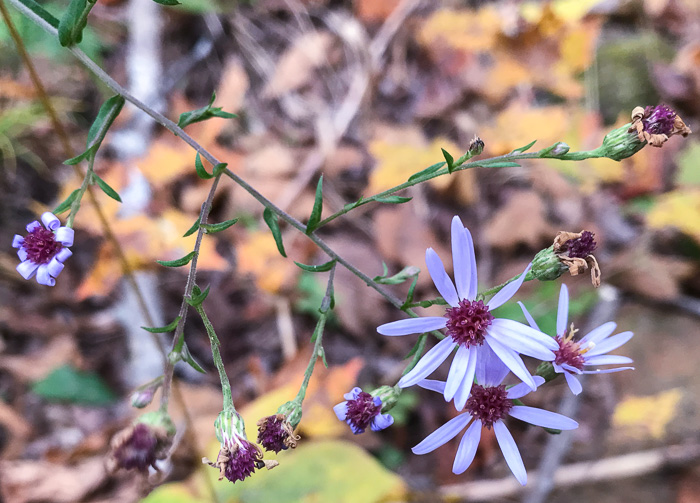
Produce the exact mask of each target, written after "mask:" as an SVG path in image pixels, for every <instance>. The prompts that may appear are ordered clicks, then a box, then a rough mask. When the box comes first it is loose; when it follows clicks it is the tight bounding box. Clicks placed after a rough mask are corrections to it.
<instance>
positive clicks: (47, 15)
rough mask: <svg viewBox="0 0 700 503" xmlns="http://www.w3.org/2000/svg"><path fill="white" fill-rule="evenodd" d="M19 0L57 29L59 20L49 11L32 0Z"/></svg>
mask: <svg viewBox="0 0 700 503" xmlns="http://www.w3.org/2000/svg"><path fill="white" fill-rule="evenodd" d="M21 2H22V3H23V4H24V6H25V7H27V8H28V9H29V10H31V11H32V12H33V13H34V14H36V15H37V16H39V17H40V18H41V19H43V20H44V21H46V22H47V23H49V24H50V25H51V26H53V27H54V28H56V29H58V25H59V24H60V21H59V20H58V19H57V18H55V17H54V16H53V15H52V14H51V13H50V12H49V11H47V10H46V9H44V8H43V7H42V6H41V5H39V4H38V3H36V2H35V1H34V0H21Z"/></svg>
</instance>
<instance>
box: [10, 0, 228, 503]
mask: <svg viewBox="0 0 700 503" xmlns="http://www.w3.org/2000/svg"><path fill="white" fill-rule="evenodd" d="M0 13H1V14H2V17H3V19H4V21H5V24H6V25H7V27H8V30H9V32H10V36H11V37H12V40H13V41H14V43H15V46H16V47H17V51H18V52H19V54H20V58H21V59H22V62H23V64H24V65H25V66H26V68H27V71H28V72H29V75H30V78H31V80H32V83H33V85H34V87H35V88H36V91H37V94H38V95H39V99H40V100H41V102H42V106H43V107H44V109H45V110H46V113H47V114H48V116H49V120H50V121H51V123H52V126H53V128H54V130H55V131H56V133H57V134H58V137H59V139H60V141H61V144H62V146H63V149H64V152H65V155H66V156H67V157H68V158H72V157H75V151H74V150H73V146H72V145H71V143H70V138H69V137H68V133H67V132H66V130H65V128H64V127H63V123H62V122H61V121H60V119H59V118H58V114H57V113H56V110H55V109H54V107H53V105H52V103H51V100H50V99H49V96H48V93H47V92H46V89H45V88H44V85H43V83H42V82H41V78H40V77H39V74H38V73H37V71H36V68H35V67H34V63H33V62H32V59H31V57H30V56H29V53H28V52H27V50H26V47H25V46H24V41H23V40H22V38H21V37H20V35H19V33H17V30H16V28H15V26H14V23H12V20H11V18H10V16H9V12H8V11H7V8H6V7H5V3H4V1H3V0H0ZM73 170H74V172H75V174H76V176H78V178H82V177H83V173H82V171H81V170H80V167H79V166H78V165H73ZM87 194H88V198H89V200H90V203H91V204H92V206H93V208H94V209H95V213H96V214H97V217H98V219H99V221H100V225H101V226H102V230H103V231H104V233H105V237H106V238H107V240H108V241H109V242H110V243H112V246H113V247H114V250H115V253H116V255H117V258H118V260H119V262H120V265H121V268H122V272H123V273H124V276H125V277H126V279H127V282H128V283H129V286H130V288H131V289H132V290H133V292H134V294H135V295H136V301H137V304H138V305H139V309H140V310H141V313H142V315H143V317H144V319H145V320H146V323H148V324H149V325H150V326H155V320H154V319H153V316H151V312H150V310H149V308H148V305H147V304H146V300H145V298H144V296H143V292H142V291H141V287H140V286H139V284H138V282H137V281H136V277H135V276H134V272H133V271H132V270H131V267H130V266H129V263H128V261H127V260H126V255H125V254H124V250H123V249H122V247H121V244H120V243H119V240H118V239H117V237H116V235H115V234H114V232H113V231H112V227H111V225H110V223H109V220H107V217H106V216H105V214H104V212H103V211H102V207H101V205H100V203H99V201H98V200H97V197H96V196H95V194H94V191H93V190H92V187H90V186H88V187H87ZM149 335H150V336H151V338H152V339H153V341H154V343H155V344H156V346H157V347H158V349H159V351H160V353H161V354H162V356H163V362H164V367H165V366H166V365H167V362H168V357H167V353H166V351H165V345H164V344H163V341H162V340H161V339H160V338H159V337H158V335H157V334H154V333H149ZM173 394H174V395H175V400H176V401H177V404H178V406H179V407H180V408H181V409H182V415H183V416H184V419H185V426H186V429H187V431H188V432H189V435H190V438H191V439H192V442H193V444H194V450H195V451H198V449H199V441H198V439H197V433H196V431H195V429H194V428H193V422H192V415H191V414H190V411H189V409H188V408H187V403H186V402H185V399H184V397H183V395H182V392H181V390H180V388H179V387H178V386H177V385H173ZM195 457H196V458H201V456H200V455H199V453H198V452H195ZM206 479H207V480H206V482H205V485H206V486H207V491H208V492H209V496H210V498H211V500H212V501H214V502H215V503H216V502H218V501H219V499H218V495H217V494H216V491H215V490H214V485H213V482H212V481H211V480H210V479H209V478H208V477H206Z"/></svg>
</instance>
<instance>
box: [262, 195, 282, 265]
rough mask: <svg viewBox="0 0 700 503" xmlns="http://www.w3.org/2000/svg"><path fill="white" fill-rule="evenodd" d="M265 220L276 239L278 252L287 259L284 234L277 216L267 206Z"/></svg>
mask: <svg viewBox="0 0 700 503" xmlns="http://www.w3.org/2000/svg"><path fill="white" fill-rule="evenodd" d="M263 220H265V223H266V224H267V226H268V227H269V228H270V232H272V237H273V238H275V243H277V250H278V251H279V252H280V255H282V256H283V257H287V253H286V252H285V251H284V243H283V242H282V232H281V231H280V224H279V222H278V221H277V215H276V214H275V213H274V212H273V211H272V210H271V209H270V208H268V207H267V206H266V207H265V210H264V211H263Z"/></svg>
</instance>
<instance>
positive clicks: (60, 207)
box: [51, 189, 80, 215]
mask: <svg viewBox="0 0 700 503" xmlns="http://www.w3.org/2000/svg"><path fill="white" fill-rule="evenodd" d="M79 192H80V189H75V190H74V191H73V192H71V193H70V195H69V196H68V197H67V198H66V199H65V200H64V201H63V202H62V203H61V204H59V205H58V206H56V207H55V208H54V209H53V211H52V212H51V213H53V214H54V215H60V214H61V213H63V212H64V211H66V210H67V209H68V208H70V206H71V204H73V201H75V198H76V197H78V193H79Z"/></svg>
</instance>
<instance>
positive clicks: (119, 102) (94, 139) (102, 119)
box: [64, 94, 124, 165]
mask: <svg viewBox="0 0 700 503" xmlns="http://www.w3.org/2000/svg"><path fill="white" fill-rule="evenodd" d="M123 106H124V97H123V96H121V95H118V94H117V95H116V96H112V97H111V98H109V99H108V100H107V101H105V102H104V103H103V104H102V106H101V107H100V111H99V112H97V117H95V120H94V121H93V123H92V125H91V126H90V130H89V131H88V136H87V145H86V147H85V152H83V153H82V154H80V155H77V156H75V157H73V158H72V159H68V160H67V161H64V164H68V165H73V164H78V163H79V162H80V161H82V160H84V159H86V158H88V157H89V156H90V155H95V154H96V153H97V150H98V149H99V148H100V145H101V144H102V140H104V138H105V136H106V135H107V131H109V128H110V126H111V125H112V123H113V122H114V120H115V119H116V118H117V116H118V115H119V112H121V110H122V107H123Z"/></svg>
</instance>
